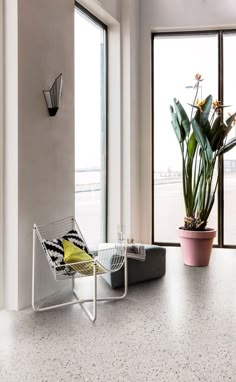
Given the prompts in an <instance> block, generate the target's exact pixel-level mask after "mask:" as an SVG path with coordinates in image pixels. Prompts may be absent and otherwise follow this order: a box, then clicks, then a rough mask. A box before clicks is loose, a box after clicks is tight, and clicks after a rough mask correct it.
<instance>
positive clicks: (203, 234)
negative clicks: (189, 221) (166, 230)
mask: <svg viewBox="0 0 236 382" xmlns="http://www.w3.org/2000/svg"><path fill="white" fill-rule="evenodd" d="M178 233H179V236H180V237H185V238H188V239H191V238H192V239H212V238H214V237H215V236H216V229H214V228H210V227H207V228H206V229H205V230H203V231H191V230H187V229H183V227H179V228H178Z"/></svg>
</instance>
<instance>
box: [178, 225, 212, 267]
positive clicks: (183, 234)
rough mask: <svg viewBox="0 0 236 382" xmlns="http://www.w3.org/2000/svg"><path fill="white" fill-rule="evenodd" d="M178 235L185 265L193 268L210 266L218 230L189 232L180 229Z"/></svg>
mask: <svg viewBox="0 0 236 382" xmlns="http://www.w3.org/2000/svg"><path fill="white" fill-rule="evenodd" d="M178 234H179V238H180V245H181V248H182V253H183V258H184V264H186V265H189V266H191V267H205V266H207V265H208V264H209V261H210V256H211V250H212V245H213V240H214V238H215V236H216V230H215V229H213V228H207V229H206V230H205V231H188V230H184V229H181V228H179V229H178Z"/></svg>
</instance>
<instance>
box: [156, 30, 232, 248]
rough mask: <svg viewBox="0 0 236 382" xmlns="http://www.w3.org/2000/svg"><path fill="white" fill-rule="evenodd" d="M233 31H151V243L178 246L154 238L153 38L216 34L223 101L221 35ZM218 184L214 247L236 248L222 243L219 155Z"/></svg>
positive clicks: (222, 225) (222, 215) (221, 158)
mask: <svg viewBox="0 0 236 382" xmlns="http://www.w3.org/2000/svg"><path fill="white" fill-rule="evenodd" d="M230 33H235V34H236V29H235V28H233V29H209V30H198V31H196V30H195V31H175V32H174V31H170V32H166V31H165V32H152V33H151V124H152V128H151V142H152V146H151V149H152V163H151V172H152V174H151V176H152V189H151V203H152V205H151V207H152V243H153V244H156V245H163V246H172V247H179V246H180V244H179V243H176V242H162V241H155V240H154V186H155V185H154V40H155V37H156V36H170V37H171V36H194V35H210V34H216V35H217V38H218V99H219V100H220V101H221V102H222V103H223V102H224V79H223V78H224V62H223V60H224V57H223V51H224V50H223V35H226V34H230ZM218 171H219V184H218V191H217V195H218V204H217V215H218V221H217V235H218V244H214V247H216V248H236V244H235V245H228V244H225V243H224V159H223V157H222V156H221V157H220V158H219V163H218Z"/></svg>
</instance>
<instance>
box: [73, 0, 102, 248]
mask: <svg viewBox="0 0 236 382" xmlns="http://www.w3.org/2000/svg"><path fill="white" fill-rule="evenodd" d="M74 9H75V11H76V9H77V10H79V11H80V12H81V13H83V14H84V15H85V16H86V17H87V18H89V19H90V20H92V21H93V22H94V23H95V24H97V25H99V26H100V27H101V28H102V29H103V31H104V35H105V36H104V43H105V61H104V65H105V68H104V73H105V76H104V80H105V86H104V90H105V102H104V108H105V115H104V123H105V129H104V132H105V136H104V137H103V138H104V145H105V188H104V190H105V213H104V221H103V225H104V240H105V241H107V237H108V170H109V166H108V165H109V164H108V138H109V137H108V131H109V129H108V27H107V25H106V24H104V23H103V22H102V21H101V20H100V19H99V18H98V17H96V16H95V15H94V14H93V13H91V12H90V11H89V10H88V9H86V8H85V7H83V6H82V5H81V4H80V3H78V2H77V1H76V0H75V3H74Z"/></svg>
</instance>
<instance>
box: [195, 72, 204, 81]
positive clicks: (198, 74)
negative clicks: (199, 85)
mask: <svg viewBox="0 0 236 382" xmlns="http://www.w3.org/2000/svg"><path fill="white" fill-rule="evenodd" d="M195 80H197V81H202V75H201V74H200V73H197V74H196V75H195Z"/></svg>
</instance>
